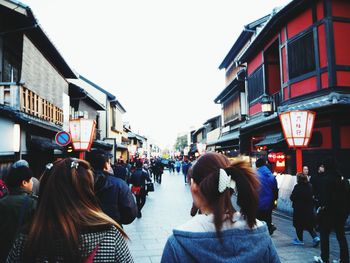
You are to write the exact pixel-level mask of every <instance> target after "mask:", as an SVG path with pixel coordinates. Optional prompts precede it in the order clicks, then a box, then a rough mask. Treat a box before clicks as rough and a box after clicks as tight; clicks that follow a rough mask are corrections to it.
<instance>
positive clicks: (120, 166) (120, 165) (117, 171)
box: [113, 159, 129, 182]
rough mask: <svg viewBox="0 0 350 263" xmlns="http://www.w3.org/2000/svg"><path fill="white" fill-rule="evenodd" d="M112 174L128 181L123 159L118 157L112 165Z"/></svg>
mask: <svg viewBox="0 0 350 263" xmlns="http://www.w3.org/2000/svg"><path fill="white" fill-rule="evenodd" d="M113 172H114V176H116V177H118V178H120V179H122V180H124V181H125V182H128V180H129V174H128V169H127V167H126V165H125V163H124V161H123V159H118V161H117V164H116V165H114V166H113Z"/></svg>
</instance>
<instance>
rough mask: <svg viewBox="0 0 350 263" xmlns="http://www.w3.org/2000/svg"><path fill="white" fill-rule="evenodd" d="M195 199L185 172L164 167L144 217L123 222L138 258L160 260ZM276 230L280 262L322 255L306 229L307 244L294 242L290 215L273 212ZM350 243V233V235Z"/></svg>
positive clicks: (333, 244) (334, 248)
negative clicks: (185, 178) (161, 177)
mask: <svg viewBox="0 0 350 263" xmlns="http://www.w3.org/2000/svg"><path fill="white" fill-rule="evenodd" d="M191 206H192V199H191V194H190V190H189V186H188V185H185V184H184V179H183V175H182V174H180V175H177V174H176V173H175V174H169V172H168V170H165V171H164V174H163V179H162V184H161V185H158V184H157V183H155V192H152V193H149V194H148V196H147V200H146V204H145V206H144V208H143V209H142V218H140V219H135V221H134V222H133V223H132V224H130V225H126V226H124V229H125V231H126V233H127V234H128V236H129V238H130V243H129V247H130V250H131V253H132V255H133V257H134V260H135V262H137V263H138V262H142V263H150V262H151V263H159V262H160V259H161V255H162V252H163V248H164V245H165V242H166V240H167V238H168V237H169V236H170V235H171V233H172V229H173V228H174V227H176V226H178V225H181V224H183V223H184V222H186V221H187V220H189V219H190V218H191V216H190V209H191ZM273 222H274V224H275V226H276V227H277V230H276V231H275V233H274V234H273V236H272V239H273V241H274V243H275V245H276V248H277V251H278V254H279V256H280V259H281V262H286V263H296V262H305V263H307V262H310V263H311V262H313V256H314V255H319V254H320V250H319V248H313V247H312V240H311V237H310V235H309V233H307V232H304V242H305V245H304V246H302V247H299V246H293V245H292V244H291V241H292V239H293V238H295V231H294V228H293V225H292V222H291V219H289V218H284V217H280V216H274V218H273ZM347 240H348V244H350V235H349V234H348V235H347ZM330 251H331V260H332V259H337V258H338V257H339V247H338V242H337V241H336V238H335V235H334V234H332V235H331V239H330Z"/></svg>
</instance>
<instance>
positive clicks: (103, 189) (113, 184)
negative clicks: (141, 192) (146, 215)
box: [95, 171, 138, 224]
mask: <svg viewBox="0 0 350 263" xmlns="http://www.w3.org/2000/svg"><path fill="white" fill-rule="evenodd" d="M95 194H96V197H97V199H98V201H99V204H100V206H101V208H102V211H103V212H104V213H106V214H107V215H108V216H110V217H111V218H113V219H114V220H115V221H117V222H118V223H119V224H130V223H131V222H132V221H134V219H135V218H136V215H137V212H138V210H137V206H136V203H135V200H134V197H133V195H132V193H131V191H130V188H129V186H128V185H127V184H126V182H124V181H123V180H122V179H120V178H117V177H114V176H113V175H110V174H109V173H107V172H101V171H95Z"/></svg>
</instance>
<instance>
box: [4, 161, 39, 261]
mask: <svg viewBox="0 0 350 263" xmlns="http://www.w3.org/2000/svg"><path fill="white" fill-rule="evenodd" d="M32 177H33V172H32V171H31V169H30V168H29V167H28V166H26V165H21V162H19V161H17V162H15V163H14V164H13V165H12V167H11V168H10V171H9V173H8V175H7V177H6V185H7V186H8V188H9V194H8V195H6V196H5V197H4V198H2V199H0V262H5V260H6V257H7V255H8V253H9V251H10V249H11V246H12V244H13V242H14V240H15V237H16V234H17V233H18V231H19V229H20V227H21V226H23V225H25V224H26V223H28V222H29V221H30V219H31V218H32V216H33V214H34V211H35V209H36V205H37V197H35V196H33V195H32V189H33V182H32Z"/></svg>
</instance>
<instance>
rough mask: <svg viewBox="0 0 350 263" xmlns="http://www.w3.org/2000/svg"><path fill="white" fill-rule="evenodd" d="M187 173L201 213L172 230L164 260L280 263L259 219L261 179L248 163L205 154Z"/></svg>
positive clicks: (264, 226) (214, 154) (266, 231)
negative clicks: (235, 199) (234, 197)
mask: <svg viewBox="0 0 350 263" xmlns="http://www.w3.org/2000/svg"><path fill="white" fill-rule="evenodd" d="M189 175H190V178H191V194H192V199H193V202H194V204H195V206H196V207H198V208H199V209H200V210H201V212H202V214H198V215H196V216H194V217H193V218H192V219H191V220H190V221H188V222H187V223H185V224H184V225H182V226H180V227H178V228H176V229H174V231H173V235H172V236H170V237H169V239H168V241H167V243H166V245H165V248H164V251H163V256H162V260H161V262H164V263H165V262H167V263H168V262H204V261H205V262H280V260H279V258H278V255H277V252H276V249H275V246H274V244H273V243H272V241H271V238H270V235H269V232H268V230H267V227H266V224H264V223H262V222H260V221H258V220H256V211H257V206H258V192H257V191H258V188H259V182H258V180H257V177H256V175H255V173H254V171H253V170H252V168H251V167H249V165H248V163H246V162H243V161H239V162H235V163H231V161H230V160H229V159H228V158H227V157H226V156H224V155H222V154H218V153H206V154H204V155H203V156H201V157H200V158H199V159H198V160H197V161H196V163H195V164H194V165H193V166H192V168H191V169H190V171H189ZM234 192H235V193H236V194H237V205H238V206H239V207H240V212H238V211H236V209H235V208H234V206H233V205H232V201H231V197H232V194H233V193H234Z"/></svg>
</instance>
